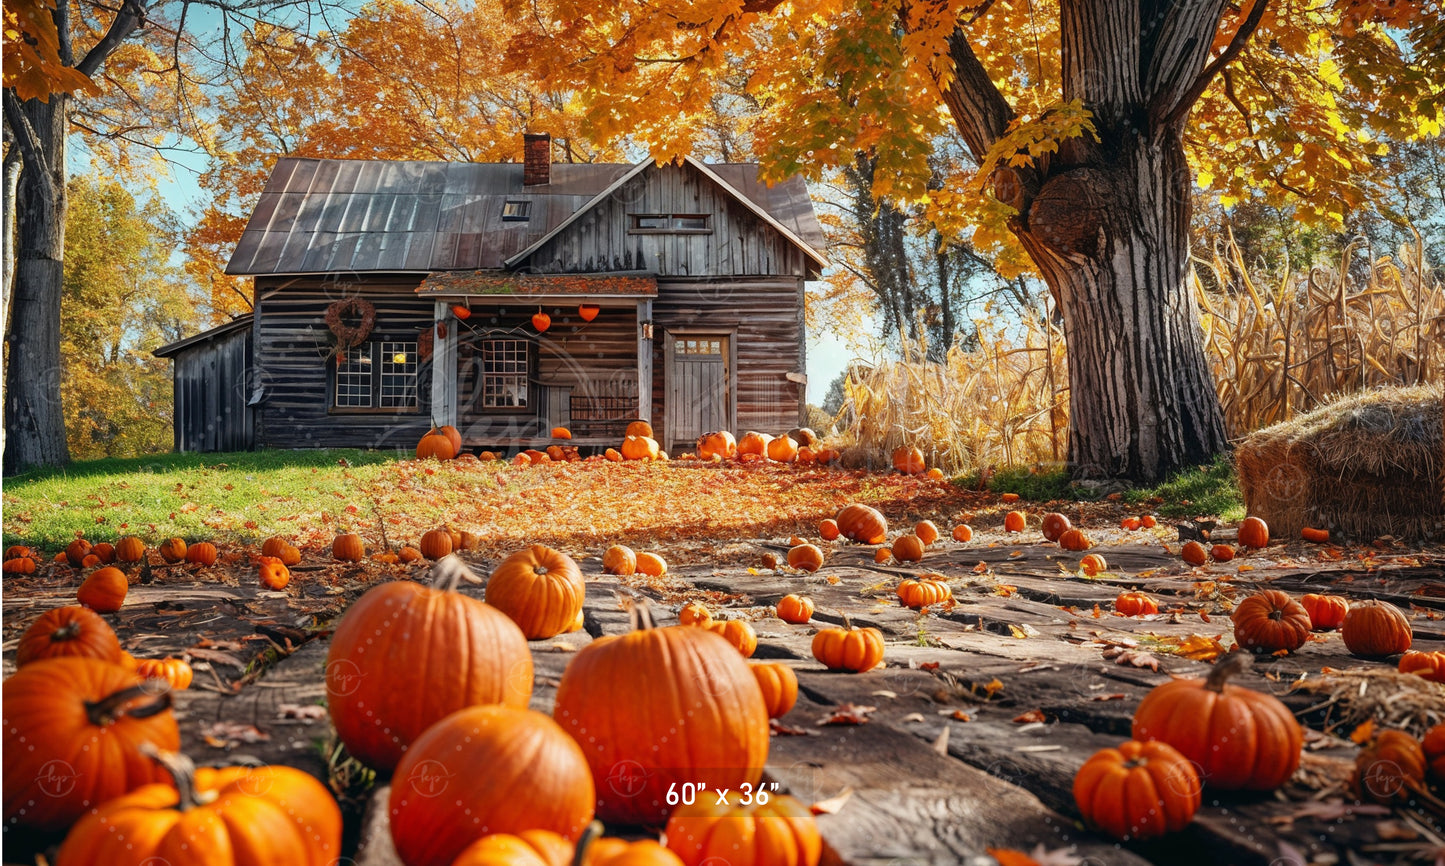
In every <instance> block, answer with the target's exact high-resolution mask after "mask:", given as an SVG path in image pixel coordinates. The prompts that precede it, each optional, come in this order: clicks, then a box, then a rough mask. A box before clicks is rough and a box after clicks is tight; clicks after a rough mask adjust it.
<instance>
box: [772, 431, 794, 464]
mask: <svg viewBox="0 0 1445 866" xmlns="http://www.w3.org/2000/svg"><path fill="white" fill-rule="evenodd" d="M768 459H769V460H774V461H777V462H778V463H792V462H793V461H794V460H797V459H798V443H797V442H794V441H793V437H791V436H788V435H786V434H785V435H782V436H779V437H778V438H776V439H774V440H772V441H771V442H769V443H768Z"/></svg>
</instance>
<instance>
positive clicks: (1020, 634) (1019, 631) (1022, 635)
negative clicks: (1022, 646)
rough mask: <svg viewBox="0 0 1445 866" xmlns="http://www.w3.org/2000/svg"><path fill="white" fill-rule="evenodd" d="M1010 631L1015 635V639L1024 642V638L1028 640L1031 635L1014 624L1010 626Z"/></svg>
mask: <svg viewBox="0 0 1445 866" xmlns="http://www.w3.org/2000/svg"><path fill="white" fill-rule="evenodd" d="M1008 630H1009V634H1011V635H1013V636H1014V637H1016V638H1018V639H1019V640H1023V639H1024V638H1026V637H1028V636H1029V633H1028V632H1026V631H1024V630H1023V629H1021V628H1019V627H1018V626H1016V625H1013V624H1012V623H1010V624H1009V627H1008Z"/></svg>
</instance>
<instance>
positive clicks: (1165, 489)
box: [957, 455, 1245, 522]
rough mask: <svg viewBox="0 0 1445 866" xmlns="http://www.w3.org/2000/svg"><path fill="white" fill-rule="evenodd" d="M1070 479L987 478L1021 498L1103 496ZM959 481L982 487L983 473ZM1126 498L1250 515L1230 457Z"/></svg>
mask: <svg viewBox="0 0 1445 866" xmlns="http://www.w3.org/2000/svg"><path fill="white" fill-rule="evenodd" d="M1070 480H1071V479H1070V478H1069V473H1068V471H1067V470H1065V469H1046V470H1043V471H1040V472H1036V471H1033V470H1031V469H1029V468H1028V467H1025V466H1016V467H1007V468H1004V469H1000V470H998V471H997V472H995V473H994V474H993V475H992V476H991V477H990V478H989V480H988V489H989V490H990V491H992V492H994V493H1017V494H1018V495H1019V498H1020V499H1024V500H1027V501H1030V502H1052V501H1056V500H1066V501H1067V500H1073V501H1090V500H1094V499H1097V498H1098V494H1096V493H1093V492H1091V491H1088V490H1084V489H1079V488H1075V487H1071V486H1070V485H1069V482H1070ZM957 483H958V484H961V485H962V486H964V487H968V488H977V487H978V486H979V476H978V475H971V476H965V477H963V478H960V479H958V480H957ZM1123 499H1124V501H1125V502H1130V503H1135V504H1140V505H1151V506H1154V507H1155V509H1156V510H1157V511H1158V512H1159V513H1160V514H1162V515H1164V516H1166V517H1194V516H1196V515H1204V514H1213V515H1216V516H1218V517H1219V518H1220V519H1221V520H1224V521H1226V522H1234V521H1239V520H1242V519H1244V516H1245V515H1244V499H1243V498H1242V497H1241V496H1240V493H1239V479H1238V477H1237V476H1236V475H1235V471H1234V461H1233V459H1231V458H1230V457H1229V456H1228V455H1225V456H1222V457H1220V458H1219V459H1217V460H1215V461H1214V462H1213V463H1211V464H1209V465H1208V466H1200V467H1196V468H1194V469H1186V470H1184V471H1182V472H1179V473H1176V474H1175V475H1174V476H1173V477H1171V478H1169V479H1168V480H1166V481H1164V482H1162V483H1160V484H1157V485H1154V486H1149V487H1135V488H1132V489H1130V490H1127V491H1125V492H1124V493H1123Z"/></svg>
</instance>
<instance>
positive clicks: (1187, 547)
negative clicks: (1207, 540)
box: [1179, 541, 1209, 565]
mask: <svg viewBox="0 0 1445 866" xmlns="http://www.w3.org/2000/svg"><path fill="white" fill-rule="evenodd" d="M1179 556H1180V557H1182V558H1183V559H1184V561H1185V562H1187V563H1189V564H1190V565H1203V564H1204V563H1206V562H1208V561H1209V551H1207V550H1205V549H1204V545H1202V544H1200V543H1199V542H1197V541H1186V542H1184V547H1183V549H1181V550H1180V551H1179Z"/></svg>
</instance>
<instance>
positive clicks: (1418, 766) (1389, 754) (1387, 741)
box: [1350, 731, 1426, 803]
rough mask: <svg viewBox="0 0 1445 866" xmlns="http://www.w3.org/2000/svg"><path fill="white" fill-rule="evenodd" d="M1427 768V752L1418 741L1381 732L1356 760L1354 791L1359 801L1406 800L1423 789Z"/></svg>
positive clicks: (1353, 780)
mask: <svg viewBox="0 0 1445 866" xmlns="http://www.w3.org/2000/svg"><path fill="white" fill-rule="evenodd" d="M1425 767H1426V759H1425V750H1424V748H1423V747H1422V746H1421V745H1420V741H1419V740H1417V739H1415V738H1414V737H1412V736H1410V735H1409V734H1407V733H1405V732H1404V731H1381V732H1380V734H1379V736H1377V737H1376V738H1375V740H1374V742H1372V743H1370V744H1369V745H1367V746H1365V747H1364V748H1363V749H1361V750H1360V753H1359V754H1358V755H1356V756H1355V772H1354V776H1353V777H1352V778H1351V780H1350V781H1351V788H1352V789H1353V792H1354V795H1355V798H1356V799H1358V800H1366V801H1369V802H1372V803H1392V802H1394V801H1396V800H1406V799H1409V797H1410V794H1411V793H1413V792H1415V791H1418V790H1419V789H1420V788H1421V787H1422V786H1423V783H1424V781H1425Z"/></svg>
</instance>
